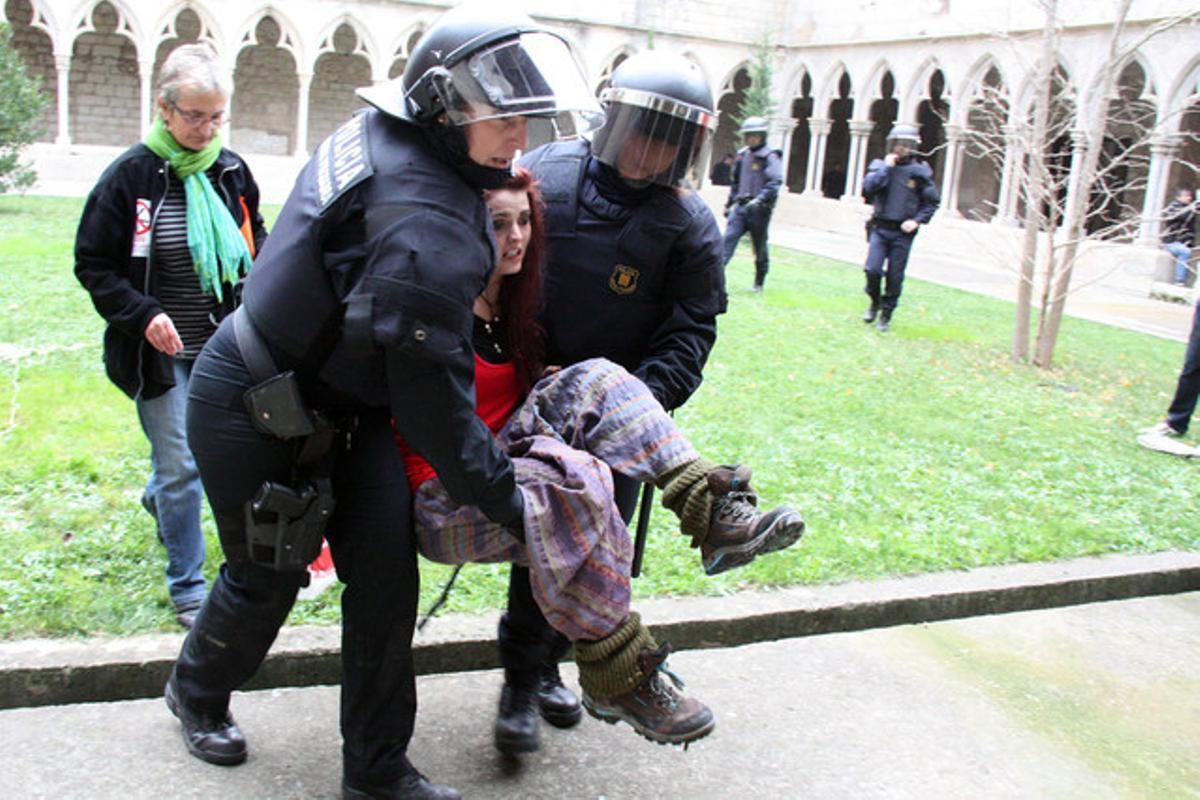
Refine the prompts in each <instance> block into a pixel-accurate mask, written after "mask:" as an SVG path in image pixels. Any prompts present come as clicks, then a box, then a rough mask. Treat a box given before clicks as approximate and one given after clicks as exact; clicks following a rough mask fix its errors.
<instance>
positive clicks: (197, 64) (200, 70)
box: [158, 43, 229, 103]
mask: <svg viewBox="0 0 1200 800" xmlns="http://www.w3.org/2000/svg"><path fill="white" fill-rule="evenodd" d="M184 87H188V88H190V89H193V90H195V91H198V92H212V91H215V90H218V89H219V90H220V91H222V92H224V93H225V94H226V95H228V94H229V86H228V84H227V83H226V81H225V74H224V72H223V71H222V70H221V66H220V64H218V63H217V53H216V51H215V50H213V48H212V45H210V44H206V43H198V44H185V45H180V46H179V47H176V48H175V49H174V50H172V51H171V54H170V55H169V56H167V60H166V61H164V62H163V65H162V70H160V71H159V73H158V96H159V97H161V98H162V99H164V100H166V101H167V102H168V103H174V102H175V101H176V100H178V99H179V90H180V89H182V88H184Z"/></svg>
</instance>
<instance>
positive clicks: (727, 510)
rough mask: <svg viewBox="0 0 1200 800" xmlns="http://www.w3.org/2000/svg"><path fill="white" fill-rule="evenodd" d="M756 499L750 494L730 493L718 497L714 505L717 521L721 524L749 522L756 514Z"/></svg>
mask: <svg viewBox="0 0 1200 800" xmlns="http://www.w3.org/2000/svg"><path fill="white" fill-rule="evenodd" d="M757 501H758V497H757V496H756V495H754V494H753V493H751V492H730V493H729V494H727V495H724V496H723V497H718V498H717V501H716V503H715V504H714V505H715V506H716V509H717V519H718V520H719V521H721V522H731V523H735V524H736V523H741V522H749V521H751V520H752V519H754V517H755V515H756V514H757V513H758V509H757V508H756V507H755V503H756V502H757Z"/></svg>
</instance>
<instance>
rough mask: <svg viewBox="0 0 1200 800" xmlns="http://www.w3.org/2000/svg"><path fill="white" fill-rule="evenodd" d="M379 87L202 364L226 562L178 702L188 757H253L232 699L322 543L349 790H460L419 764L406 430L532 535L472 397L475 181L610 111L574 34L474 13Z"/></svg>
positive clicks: (201, 444)
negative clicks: (603, 107) (334, 604)
mask: <svg viewBox="0 0 1200 800" xmlns="http://www.w3.org/2000/svg"><path fill="white" fill-rule="evenodd" d="M362 96H363V97H364V98H365V99H366V100H368V101H369V102H371V103H372V104H373V105H374V106H375V108H373V109H369V110H367V111H365V112H363V113H360V114H358V115H356V116H354V117H353V118H352V119H351V120H350V121H349V122H347V123H346V124H345V125H343V126H342V128H340V129H339V130H338V131H337V132H335V133H334V134H333V135H332V136H330V138H329V139H327V140H326V141H324V142H323V143H322V144H321V145H320V146H319V147H318V148H317V150H316V152H315V154H314V155H313V157H312V159H311V160H310V161H309V163H308V164H307V166H306V167H305V168H304V170H303V171H302V172H301V174H300V176H299V177H298V179H297V181H296V184H295V187H294V188H293V190H292V193H291V195H290V196H289V198H288V200H287V203H286V204H285V206H284V208H283V211H282V212H281V213H280V216H279V218H278V221H277V223H276V225H275V228H274V234H273V236H272V237H271V238H270V239H269V240H268V243H267V245H266V246H265V247H264V248H263V250H262V252H261V253H260V254H259V256H258V259H257V262H256V264H255V266H254V268H253V270H252V271H251V273H250V275H249V277H248V279H247V281H246V284H245V292H244V304H243V306H242V308H241V309H240V310H239V311H238V312H237V313H236V314H235V315H233V316H232V317H231V318H230V319H229V320H227V321H226V323H225V324H223V325H222V326H221V328H220V329H219V330H218V332H217V333H216V334H215V335H214V336H213V338H212V339H211V340H210V342H209V343H208V345H207V346H206V347H205V348H204V351H203V352H202V354H201V356H200V358H199V360H198V361H197V363H196V366H195V369H194V377H193V382H192V387H191V395H190V398H189V406H188V437H189V443H190V446H191V448H192V450H193V451H194V453H195V456H196V461H197V463H198V465H199V468H200V473H201V477H202V480H203V483H204V488H205V490H206V492H207V494H208V496H209V499H210V502H211V504H212V507H213V512H214V517H215V519H216V523H217V528H218V531H219V534H220V538H221V545H222V549H223V550H224V552H225V557H226V563H225V564H224V565H223V566H222V567H221V570H220V574H219V576H218V578H217V581H216V582H215V584H214V586H213V589H212V592H211V593H210V595H209V598H208V601H207V603H206V604H205V606H204V607H203V609H202V610H201V612H200V615H199V618H198V620H197V622H196V626H195V628H194V629H193V630H192V632H191V634H190V635H189V636H188V638H187V639H186V641H185V642H184V644H183V648H182V651H181V652H180V655H179V659H178V661H177V662H176V664H175V668H174V670H173V671H172V674H171V677H170V679H169V681H168V683H167V687H166V691H165V694H166V700H167V704H168V707H169V708H170V710H171V711H172V712H173V713H174V714H175V715H176V716H177V717H178V718H179V720H180V722H181V723H182V729H183V738H184V742H185V743H186V745H187V747H188V749H189V751H190V752H191V753H192V754H193V755H194V756H196V757H198V758H201V759H203V760H205V761H209V762H211V763H216V764H224V765H233V764H238V763H241V762H242V761H244V760H245V758H246V742H245V739H244V738H243V736H242V734H241V731H240V730H239V729H238V727H237V725H236V723H235V722H234V720H233V717H232V716H231V715H230V713H229V700H230V693H231V692H232V691H233V690H234V689H236V688H237V687H239V686H241V685H242V684H243V683H244V682H245V681H246V680H247V679H249V678H250V677H251V676H252V675H253V674H254V673H255V671H256V670H257V669H258V667H259V665H260V664H261V663H262V660H263V658H264V656H265V655H266V652H267V649H268V648H269V647H270V645H271V642H272V641H273V640H274V638H275V636H276V634H277V632H278V630H279V627H280V626H281V625H282V624H283V622H284V620H285V619H286V617H287V615H288V612H289V610H290V609H291V607H292V604H293V602H294V601H295V597H296V592H297V590H298V589H299V587H300V586H301V585H302V584H303V583H304V582H306V576H307V573H306V571H305V570H304V567H305V566H306V564H307V561H308V560H309V559H311V557H312V556H313V555H315V550H316V549H317V548H319V546H320V538H321V535H322V534H324V536H325V537H326V538H327V539H328V541H329V543H330V546H331V548H332V551H333V556H334V560H335V562H336V564H337V570H338V577H339V578H340V579H341V580H342V581H343V582H344V583H345V584H346V587H345V591H344V594H343V596H342V610H343V638H342V669H343V678H342V703H341V731H342V737H343V760H344V775H343V793H344V796H345V797H353V798H377V797H378V798H399V797H405V798H410V797H413V798H456V797H458V796H459V795H458V793H457V792H455V791H454V790H453V789H450V788H448V787H444V786H437V785H434V784H432V783H430V782H429V781H427V780H426V779H425V778H424V777H423V776H422V775H421V774H420V773H419V772H418V771H417V770H416V769H415V768H414V767H413V766H412V765H411V764H410V763H409V761H408V759H407V757H406V750H407V746H408V742H409V739H410V738H411V736H412V731H413V719H414V716H415V712H416V685H415V680H414V674H413V664H412V635H413V627H414V622H415V618H416V601H417V591H418V575H417V563H416V551H415V547H414V543H413V540H412V531H411V520H410V513H411V499H410V494H409V489H408V483H407V480H406V478H405V474H404V468H403V465H402V463H401V459H400V456H399V453H398V451H397V449H396V446H395V443H394V441H393V432H392V424H393V420H394V425H395V427H396V429H397V430H398V431H399V432H400V433H401V434H403V436H404V437H405V438H406V439H407V440H408V442H409V443H410V444H411V445H412V447H413V448H414V449H416V450H417V451H418V452H420V453H421V454H422V455H424V456H425V457H426V458H427V459H428V460H429V461H430V462H431V463H432V464H433V465H434V466H435V468H436V469H437V471H438V475H439V476H440V477H441V478H442V481H443V483H444V484H445V485H446V487H447V489H448V490H449V491H450V493H451V495H452V496H453V497H454V498H455V499H456V500H458V501H459V502H460V503H464V504H466V503H469V504H473V505H477V506H479V507H480V508H481V509H482V510H483V512H484V513H485V514H486V515H487V516H488V517H489V518H490V519H492V520H494V521H496V522H498V523H501V524H504V525H506V526H508V527H509V528H510V529H511V530H512V531H513V534H514V535H515V536H520V535H521V531H522V521H521V520H522V511H523V501H522V497H521V494H520V492H519V490H518V489H517V488H516V486H515V483H514V480H513V471H512V465H511V463H510V462H509V460H508V458H507V457H506V456H505V455H504V454H503V453H502V452H501V451H499V450H498V449H497V448H496V446H495V444H494V443H493V440H492V437H491V435H490V433H489V431H488V429H487V428H486V426H484V425H483V423H482V422H481V421H480V420H479V418H478V417H477V416H476V415H475V409H474V385H473V380H474V373H473V369H474V364H473V359H472V356H471V353H472V348H471V331H472V313H471V306H472V303H473V301H474V299H475V297H476V296H477V295H478V294H479V292H480V291H481V290H482V289H483V287H484V285H485V282H486V279H487V277H488V274H489V272H490V271H491V269H492V268H493V265H494V264H495V262H496V259H495V255H494V253H495V242H494V239H493V236H492V233H491V223H490V218H489V215H488V212H487V208H486V206H485V205H484V203H483V200H482V198H481V193H480V189H483V188H487V187H495V186H499V185H501V184H502V183H503V182H504V181H506V180H507V179H508V177H509V174H510V171H511V166H512V159H513V158H514V157H515V154H516V152H517V151H518V150H521V149H523V148H524V147H525V146H526V133H527V118H526V115H530V114H537V115H540V116H539V120H541V123H542V124H544V125H548V126H553V125H555V124H562V123H566V122H570V125H569V127H570V128H571V129H573V130H586V129H588V127H589V126H590V125H595V124H598V123H599V122H600V120H601V119H602V116H601V113H600V109H599V107H598V105H596V103H595V100H594V99H593V98H592V97H591V96H590V93H589V92H588V90H587V87H586V85H585V84H584V79H583V75H582V72H581V70H580V68H579V66H578V61H577V60H576V59H575V57H574V55H573V53H572V51H571V49H570V47H569V46H568V45H567V43H566V42H565V41H564V40H563V39H561V38H560V37H558V36H557V35H555V34H552V33H550V32H548V31H545V30H543V29H541V28H540V27H538V26H537V25H535V24H534V23H533V22H532V20H530V19H529V18H528V17H525V16H523V15H520V14H512V13H507V12H503V11H497V10H494V9H484V8H482V7H480V6H459V7H457V8H455V9H453V10H451V11H449V12H447V13H446V14H444V15H443V16H442V17H441V18H439V20H438V21H437V22H436V23H435V24H434V25H433V27H432V28H431V29H430V30H429V31H428V33H427V34H426V35H425V37H424V38H423V39H422V40H421V41H420V43H418V45H417V47H416V48H415V49H414V52H413V55H412V57H411V59H410V60H409V63H408V67H407V69H406V70H405V72H404V75H403V76H402V77H401V78H400V79H398V80H396V81H392V82H390V83H388V84H385V85H383V86H380V87H376V88H373V89H370V90H365V91H363V92H362ZM573 109H574V110H578V111H581V112H583V113H582V114H580V115H577V116H576V118H574V119H571V118H570V116H569V112H570V111H571V110H573Z"/></svg>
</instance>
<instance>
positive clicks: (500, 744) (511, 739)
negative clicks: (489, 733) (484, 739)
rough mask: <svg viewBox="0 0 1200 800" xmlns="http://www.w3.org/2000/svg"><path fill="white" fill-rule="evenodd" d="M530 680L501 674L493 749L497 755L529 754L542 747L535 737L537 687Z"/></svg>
mask: <svg viewBox="0 0 1200 800" xmlns="http://www.w3.org/2000/svg"><path fill="white" fill-rule="evenodd" d="M530 677H531V676H525V675H518V674H516V673H515V672H513V671H511V670H505V671H504V688H502V689H501V690H500V710H499V711H498V712H497V714H496V728H495V741H496V749H497V750H499V751H500V752H501V753H505V754H507V755H516V754H518V753H532V752H534V751H535V750H537V749H538V748H540V747H541V746H542V744H541V740H540V738H539V736H538V727H539V723H538V684H537V679H536V678H533V679H532V680H531V679H530Z"/></svg>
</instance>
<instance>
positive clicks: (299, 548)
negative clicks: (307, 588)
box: [246, 478, 336, 572]
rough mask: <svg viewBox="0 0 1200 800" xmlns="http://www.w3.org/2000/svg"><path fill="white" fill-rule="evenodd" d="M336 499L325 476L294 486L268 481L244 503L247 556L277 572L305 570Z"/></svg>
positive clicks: (319, 542)
mask: <svg viewBox="0 0 1200 800" xmlns="http://www.w3.org/2000/svg"><path fill="white" fill-rule="evenodd" d="M335 505H336V503H335V502H334V499H333V489H332V487H331V486H330V483H329V479H328V478H317V479H314V480H309V481H305V482H303V483H301V484H299V485H298V486H296V487H291V486H284V485H283V484H281V483H275V482H273V481H267V482H265V483H263V485H262V487H261V488H260V489H259V490H258V494H256V495H255V496H254V499H253V500H251V501H250V502H249V503H247V504H246V545H247V548H248V549H249V551H250V560H251V561H253V562H254V563H256V564H261V565H262V566H265V567H269V568H270V569H273V570H275V571H276V572H293V571H299V570H304V569H307V568H308V565H309V564H310V563H311V562H312V560H313V559H314V558H316V557H317V555H318V554H319V553H320V552H321V539H322V538H323V537H324V535H325V526H326V524H327V523H328V522H329V517H330V516H331V515H332V514H333V509H334V507H335Z"/></svg>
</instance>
